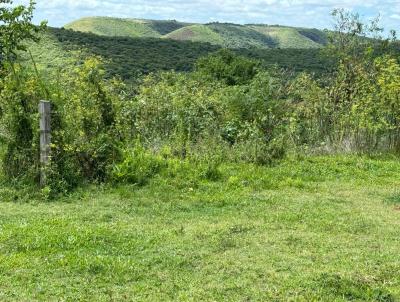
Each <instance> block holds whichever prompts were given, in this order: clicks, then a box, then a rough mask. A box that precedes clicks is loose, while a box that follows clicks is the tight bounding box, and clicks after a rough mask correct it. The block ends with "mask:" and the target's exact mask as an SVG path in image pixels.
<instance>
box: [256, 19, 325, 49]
mask: <svg viewBox="0 0 400 302" xmlns="http://www.w3.org/2000/svg"><path fill="white" fill-rule="evenodd" d="M252 29H254V30H255V31H257V32H259V33H262V34H264V35H267V36H270V37H271V38H272V39H274V41H275V43H276V45H278V47H280V48H320V47H321V46H322V45H323V43H322V39H323V38H322V37H321V36H322V35H323V34H322V32H320V31H318V33H319V35H318V36H317V35H315V37H319V38H320V39H321V42H320V43H319V40H317V39H315V40H316V41H313V40H312V39H310V38H308V37H307V36H305V35H303V34H301V32H300V29H297V28H294V27H281V26H276V27H275V26H257V25H254V26H252ZM311 32H312V31H311ZM304 33H310V31H307V30H304ZM310 36H311V35H310Z"/></svg>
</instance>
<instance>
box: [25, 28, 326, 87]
mask: <svg viewBox="0 0 400 302" xmlns="http://www.w3.org/2000/svg"><path fill="white" fill-rule="evenodd" d="M29 49H30V51H31V53H32V55H33V57H34V59H35V61H36V63H37V65H38V68H39V69H46V70H51V69H53V70H54V69H56V70H57V69H60V68H62V67H65V64H68V62H69V63H70V64H72V65H74V62H76V61H77V60H84V58H86V57H90V56H93V55H95V56H100V57H102V58H103V59H104V66H105V68H106V70H107V74H108V75H111V76H120V77H121V78H122V79H124V80H134V79H135V78H137V76H138V74H148V73H150V72H156V71H162V70H164V71H169V70H174V71H192V70H193V69H194V65H195V63H196V61H197V60H198V59H199V58H201V57H204V56H206V55H207V54H210V53H213V52H215V51H217V50H218V49H219V47H218V46H214V45H211V44H209V43H200V42H189V41H173V40H167V39H165V40H162V39H154V38H129V37H105V36H99V35H95V34H90V33H81V32H74V31H70V30H63V29H57V28H49V29H48V31H47V33H45V34H43V35H42V39H41V41H40V42H39V44H37V43H35V44H30V47H29ZM233 51H234V52H235V53H237V54H239V55H242V56H246V57H249V58H256V59H258V60H260V61H261V62H262V64H263V66H264V67H269V66H274V65H277V66H279V67H281V68H285V69H290V70H292V71H294V72H302V71H307V72H309V73H317V74H321V73H326V72H327V71H329V70H330V69H331V65H332V64H331V63H330V61H329V59H328V58H327V57H325V56H324V55H323V54H322V53H321V50H319V49H235V50H233ZM25 58H26V60H27V61H28V62H30V60H31V57H30V55H29V54H28V55H25Z"/></svg>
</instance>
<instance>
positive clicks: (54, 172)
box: [0, 0, 400, 197]
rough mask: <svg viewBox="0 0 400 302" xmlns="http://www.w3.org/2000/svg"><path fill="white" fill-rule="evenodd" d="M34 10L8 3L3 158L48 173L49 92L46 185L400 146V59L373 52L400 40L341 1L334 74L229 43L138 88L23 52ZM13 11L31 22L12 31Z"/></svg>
mask: <svg viewBox="0 0 400 302" xmlns="http://www.w3.org/2000/svg"><path fill="white" fill-rule="evenodd" d="M0 1H1V0H0ZM32 11H33V3H32V4H31V5H30V6H29V7H27V8H25V7H19V8H16V9H15V11H13V8H12V7H10V8H8V9H5V10H3V11H1V15H0V22H3V23H4V24H2V25H0V31H1V32H0V33H2V35H0V39H3V40H1V42H2V45H5V46H6V47H3V48H2V49H1V51H2V53H1V54H2V58H3V62H2V67H1V78H0V96H1V99H0V135H1V140H2V143H3V147H2V149H3V150H2V151H3V152H2V157H3V158H2V170H3V176H4V178H5V179H6V180H7V181H9V182H13V183H14V184H30V185H32V184H35V183H37V182H38V181H37V180H38V176H39V172H40V171H39V169H40V164H39V146H38V141H39V136H38V135H39V131H38V114H37V105H38V102H39V101H40V100H41V99H47V100H51V102H52V108H53V111H52V112H53V116H52V125H51V126H52V146H51V154H52V156H51V163H50V165H49V166H48V167H47V169H48V171H47V174H48V179H49V183H48V187H46V188H44V189H43V190H42V191H43V192H44V194H45V195H46V196H48V197H52V196H55V195H56V194H58V193H66V192H68V191H70V190H71V189H73V188H75V187H77V186H79V185H80V184H83V183H105V182H113V183H131V184H135V185H144V184H146V183H147V182H149V181H150V180H151V179H152V178H154V177H159V176H160V177H171V176H172V175H181V176H182V175H186V178H187V179H189V183H196V181H200V180H218V179H219V178H220V177H221V174H220V172H219V166H220V164H221V163H223V162H247V163H255V164H261V165H270V164H272V163H275V162H277V161H279V160H282V159H284V158H285V157H287V156H288V155H293V154H307V153H316V152H329V153H333V152H357V153H367V154H372V153H376V152H391V153H396V152H397V153H398V152H399V151H400V111H399V108H400V97H399V96H400V64H399V62H398V59H397V58H396V57H393V56H391V55H390V54H385V55H380V56H376V54H375V52H374V50H375V49H377V48H378V46H379V47H381V46H382V45H383V46H384V45H386V44H388V45H389V44H390V43H394V42H393V41H392V42H389V41H382V40H379V39H367V37H370V36H371V34H376V33H377V32H379V29H378V27H377V26H376V24H375V23H372V24H371V26H369V27H364V26H362V25H360V24H361V23H360V22H359V19H358V16H356V15H351V14H347V13H345V12H344V11H335V13H334V15H335V16H336V17H337V18H338V20H337V21H338V28H339V29H340V30H338V31H336V32H334V33H333V37H332V43H331V44H330V46H329V47H328V48H327V50H328V51H329V52H330V53H331V55H332V56H333V57H334V58H336V60H337V62H338V65H337V68H336V71H335V72H334V73H333V74H331V75H330V76H329V77H328V78H324V79H316V78H315V77H314V76H313V75H309V74H305V73H303V74H300V75H297V76H293V75H292V74H290V73H288V72H287V71H283V70H278V69H276V68H270V69H269V70H265V69H263V68H262V67H261V65H260V64H259V63H258V62H256V61H254V60H250V59H247V58H245V57H240V56H237V55H235V54H234V53H232V52H230V51H228V50H223V51H219V52H217V53H215V54H213V55H211V56H209V57H205V58H202V59H201V60H200V61H199V62H198V64H197V67H196V70H195V71H194V72H192V73H185V74H181V73H174V72H161V73H157V74H152V75H149V76H147V77H145V78H144V79H143V81H142V85H141V86H140V87H139V89H137V90H136V89H135V90H133V91H132V90H130V88H129V86H126V85H125V84H124V83H123V82H122V81H121V80H119V79H117V78H112V79H110V78H108V77H107V75H106V72H105V71H104V68H103V62H102V59H101V58H97V57H92V58H88V59H87V60H84V61H83V62H82V61H77V62H76V64H75V67H74V68H71V67H68V70H67V69H65V70H62V71H61V72H59V73H58V74H56V75H55V76H54V77H51V78H50V77H46V76H43V75H42V74H41V73H40V71H38V69H37V68H36V66H35V63H34V62H32V64H31V65H30V66H27V65H26V64H20V63H19V60H18V58H19V57H18V54H19V53H18V51H23V50H24V47H23V44H21V43H22V41H24V40H26V39H34V40H35V32H36V31H37V28H36V27H34V26H33V25H29V26H26V27H24V26H23V24H30V20H31V18H32ZM13 13H14V15H13ZM13 22H17V24H20V25H21V26H22V27H21V28H18V26H17V27H15V28H13V29H12V31H11V34H10V28H11V27H10V26H12V23H13ZM18 22H20V23H18ZM24 22H25V23H24ZM4 33H7V34H10V35H9V36H7V35H5V34H4ZM19 33H22V34H19ZM14 34H15V36H14ZM5 37H6V38H5ZM10 37H11V38H10ZM7 43H8V44H7ZM176 171H181V172H179V173H175V172H176ZM181 181H182V182H183V183H186V181H184V180H183V179H181Z"/></svg>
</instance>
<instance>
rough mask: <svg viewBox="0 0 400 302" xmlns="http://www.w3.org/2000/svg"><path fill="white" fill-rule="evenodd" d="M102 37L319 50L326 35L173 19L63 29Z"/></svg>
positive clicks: (97, 21) (86, 22)
mask: <svg viewBox="0 0 400 302" xmlns="http://www.w3.org/2000/svg"><path fill="white" fill-rule="evenodd" d="M64 27H65V28H66V29H71V30H74V31H79V32H87V33H94V34H97V35H102V36H110V37H115V36H121V37H131V38H139V37H141V38H160V39H172V40H178V41H192V42H203V43H210V44H213V45H217V46H221V47H228V48H298V49H310V48H320V47H322V46H323V45H324V44H326V35H325V33H324V32H323V31H320V30H317V29H306V28H295V27H285V26H277V25H274V26H270V25H259V24H248V25H239V24H232V23H218V22H215V23H208V24H194V23H183V22H178V21H175V20H171V21H157V20H142V19H119V18H110V17H88V18H83V19H79V20H76V21H74V22H72V23H69V24H67V25H65V26H64Z"/></svg>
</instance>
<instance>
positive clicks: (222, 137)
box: [0, 0, 400, 301]
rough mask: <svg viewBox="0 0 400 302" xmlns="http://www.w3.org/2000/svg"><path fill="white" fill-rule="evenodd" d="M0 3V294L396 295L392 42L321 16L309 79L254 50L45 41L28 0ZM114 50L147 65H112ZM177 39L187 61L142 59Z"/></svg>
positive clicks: (398, 119)
mask: <svg viewBox="0 0 400 302" xmlns="http://www.w3.org/2000/svg"><path fill="white" fill-rule="evenodd" d="M0 4H7V5H5V6H1V9H0V45H1V46H2V47H1V48H0V58H1V67H0V140H1V148H0V156H1V160H0V164H1V172H2V173H1V178H0V179H1V186H0V198H1V201H2V202H1V203H0V210H1V213H2V214H1V217H2V219H1V220H0V251H1V252H2V253H0V299H2V300H29V299H32V298H33V299H36V300H49V299H53V298H55V299H59V300H89V299H93V298H94V299H97V300H113V299H115V300H135V299H136V300H149V301H154V300H201V299H204V300H223V299H228V300H260V301H265V300H281V301H286V300H288V299H297V298H298V299H299V300H307V301H308V300H321V299H325V300H326V301H344V300H360V301H377V300H378V301H395V299H396V298H398V297H400V280H399V276H398V271H399V268H400V267H399V262H398V261H397V259H398V255H397V250H398V240H397V239H398V235H399V234H398V216H397V215H398V214H397V213H398V210H399V206H398V203H399V193H398V190H396V186H398V185H399V181H398V179H399V173H398V170H399V164H398V155H399V153H400V97H399V96H400V62H399V56H398V53H397V52H395V51H393V50H394V49H395V48H394V47H395V46H396V40H395V35H393V37H391V39H388V40H384V39H382V38H379V34H380V33H381V31H380V29H379V27H378V26H377V23H376V22H372V23H371V24H369V25H368V26H365V25H363V24H362V23H361V21H360V19H359V17H358V16H357V15H354V14H351V13H347V12H345V11H342V10H337V11H335V12H334V13H333V16H334V17H335V20H336V22H337V26H336V27H335V29H334V30H333V31H332V32H331V35H330V36H329V44H328V45H327V47H325V48H324V49H323V51H322V52H323V53H324V55H325V58H327V59H326V60H328V62H330V63H329V65H323V69H324V68H325V71H329V72H319V73H312V72H310V69H307V68H304V69H301V68H299V67H298V69H297V70H296V68H293V66H292V68H280V66H279V65H272V64H268V63H266V62H267V61H265V60H262V58H263V56H267V54H266V52H264V51H266V50H262V49H248V50H245V49H242V50H240V51H235V50H227V49H219V48H218V47H216V46H212V45H211V44H202V43H193V42H178V41H171V40H161V39H152V38H146V39H144V38H128V37H100V36H97V35H94V34H87V33H86V34H85V33H75V32H73V31H69V30H55V29H54V30H52V34H53V35H48V34H46V33H44V32H43V30H44V27H45V25H44V24H42V25H41V26H40V27H37V26H34V25H32V24H31V20H32V13H33V3H31V4H30V5H29V6H28V7H24V6H18V7H16V8H13V6H10V5H9V4H10V1H8V0H0ZM182 28H183V27H182ZM178 30H179V29H178ZM39 31H41V32H42V34H41V37H42V43H41V44H30V47H29V48H27V47H26V45H27V43H28V44H29V43H35V42H36V41H37V39H38V37H39V36H38V32H39ZM158 31H161V29H158ZM230 33H231V32H229V31H227V32H224V35H228V36H229V35H230ZM307 34H308V35H309V36H310V39H312V40H313V41H314V40H318V39H320V37H319V36H318V35H317V34H316V33H312V32H308V33H307ZM371 37H374V39H371ZM124 41H125V42H124ZM46 43H47V44H46ZM103 43H104V45H103ZM119 43H121V44H122V45H123V47H122V48H121V49H118V47H119V46H118V44H119ZM124 43H126V44H124ZM146 43H148V44H146ZM160 43H165V44H160ZM32 45H39V46H37V48H36V49H35V46H32ZM46 45H47V46H46ZM128 45H131V46H129V47H136V48H131V49H135V51H139V50H138V49H142V50H141V51H142V55H143V56H145V55H147V56H145V58H147V60H151V61H150V62H148V63H147V64H149V65H148V66H149V69H147V70H143V69H141V68H143V66H144V65H143V64H146V62H145V61H141V62H140V63H138V65H132V66H130V67H129V68H127V70H128V72H132V73H128V74H127V73H124V72H123V71H122V67H123V64H124V62H133V60H132V61H128V60H127V59H125V58H124V57H126V56H127V55H126V53H123V52H121V53H118V51H121V50H122V49H125V48H126V47H128ZM145 45H146V46H145ZM160 45H162V46H163V47H160ZM43 47H48V52H47V53H45V54H40V52H41V51H42V50H43V49H44V48H43ZM107 48H108V49H107ZM113 48H115V49H117V51H115V50H113ZM157 48H162V49H163V50H159V49H157ZM156 49H157V50H156ZM146 50H147V53H149V54H145V52H146ZM150 51H153V52H154V53H151V52H150ZM163 51H165V53H163ZM179 51H182V53H184V54H185V56H184V58H183V60H182V64H183V66H184V64H188V65H187V67H183V66H182V67H176V66H173V64H171V63H170V64H171V65H168V64H167V63H165V62H161V58H162V57H164V58H165V54H167V56H170V57H173V55H176V53H178V54H179V53H180V52H179ZM268 51H273V50H268ZM279 51H280V52H283V50H279ZM128 52H129V50H128ZM199 52H200V53H199ZM272 53H273V52H271V54H272ZM301 53H303V52H301V51H298V50H287V54H292V55H293V54H297V55H298V57H297V60H299V56H300V54H301ZM46 56H47V57H46ZM49 56H54V60H53V61H52V60H49V62H48V63H46V58H49ZM118 56H119V57H120V61H116V60H117V57H118ZM27 58H28V59H29V60H27ZM157 59H160V62H159V64H160V65H157V64H158V63H157ZM179 59H180V58H178V57H176V60H177V61H176V62H179ZM260 59H261V60H260ZM164 61H165V60H164ZM116 62H117V63H118V62H119V63H118V64H117V63H116ZM172 62H174V61H172ZM176 62H174V64H176ZM188 62H189V63H188ZM132 64H134V63H132ZM286 64H288V63H287V62H286ZM302 64H304V62H303V63H302ZM117 66H120V67H121V69H120V70H121V71H120V70H119V69H118V68H117ZM297 66H301V65H297ZM316 66H318V65H316ZM287 67H290V66H287ZM140 70H141V71H143V72H144V73H145V74H142V75H139V72H138V71H140ZM299 70H302V71H301V72H299ZM151 71H154V72H151ZM177 71H186V72H177ZM113 75H115V76H113ZM124 79H129V81H124ZM43 99H45V100H50V101H51V105H52V119H51V127H52V144H51V146H50V148H51V159H50V162H49V163H48V164H43V163H41V162H40V160H39V159H40V156H39V149H40V148H39V129H38V113H37V108H38V103H39V100H43ZM41 172H42V173H46V175H47V177H46V183H45V184H44V185H42V186H40V185H39V177H40V174H41ZM6 201H7V202H8V203H5V202H6ZM46 201H47V202H46ZM49 201H52V202H49Z"/></svg>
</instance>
